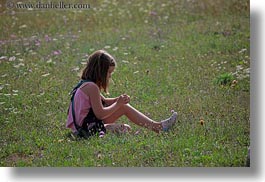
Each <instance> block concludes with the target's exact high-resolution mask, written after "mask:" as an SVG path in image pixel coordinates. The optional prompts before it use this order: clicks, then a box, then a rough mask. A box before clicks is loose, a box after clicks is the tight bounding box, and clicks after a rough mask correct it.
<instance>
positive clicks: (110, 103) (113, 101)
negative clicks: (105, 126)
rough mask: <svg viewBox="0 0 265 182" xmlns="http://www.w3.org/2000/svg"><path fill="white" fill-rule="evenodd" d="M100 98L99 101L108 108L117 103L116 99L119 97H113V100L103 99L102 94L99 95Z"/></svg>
mask: <svg viewBox="0 0 265 182" xmlns="http://www.w3.org/2000/svg"><path fill="white" fill-rule="evenodd" d="M100 96H101V99H102V100H103V101H104V102H105V104H106V105H107V106H110V105H112V104H114V103H115V102H117V100H118V98H119V97H115V98H106V97H104V96H103V95H102V94H101V95H100Z"/></svg>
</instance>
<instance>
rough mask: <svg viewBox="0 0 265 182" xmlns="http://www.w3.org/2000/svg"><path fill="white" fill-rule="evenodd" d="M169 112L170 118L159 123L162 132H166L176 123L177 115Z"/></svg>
mask: <svg viewBox="0 0 265 182" xmlns="http://www.w3.org/2000/svg"><path fill="white" fill-rule="evenodd" d="M171 112H172V115H171V116H170V118H168V119H165V120H163V121H161V123H162V128H163V131H168V130H169V129H170V128H171V127H172V126H173V125H174V124H175V123H176V121H177V116H178V113H177V112H175V111H171Z"/></svg>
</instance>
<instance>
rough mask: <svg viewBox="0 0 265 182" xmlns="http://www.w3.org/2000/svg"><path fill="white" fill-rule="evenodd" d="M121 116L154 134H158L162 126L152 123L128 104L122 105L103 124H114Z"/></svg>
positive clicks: (158, 123)
mask: <svg viewBox="0 0 265 182" xmlns="http://www.w3.org/2000/svg"><path fill="white" fill-rule="evenodd" d="M123 115H125V116H126V117H127V118H128V119H129V120H130V121H131V122H133V123H135V124H137V125H139V126H143V127H145V128H148V129H151V130H153V131H154V132H157V133H159V131H161V130H162V124H161V123H160V122H155V121H153V120H152V119H150V118H148V117H147V116H145V115H144V114H143V113H141V112H140V111H138V110H136V109H135V108H133V107H132V106H131V105H129V104H126V105H123V106H122V107H121V108H120V109H119V110H118V111H116V112H114V113H113V114H112V115H111V116H109V117H108V118H106V119H104V123H105V124H110V123H114V122H115V121H117V119H119V118H120V117H121V116H123Z"/></svg>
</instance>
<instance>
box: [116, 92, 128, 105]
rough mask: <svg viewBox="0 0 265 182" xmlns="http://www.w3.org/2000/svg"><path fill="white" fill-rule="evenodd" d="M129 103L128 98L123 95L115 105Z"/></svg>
mask: <svg viewBox="0 0 265 182" xmlns="http://www.w3.org/2000/svg"><path fill="white" fill-rule="evenodd" d="M129 102H130V96H128V95H126V94H123V95H121V96H119V97H118V100H117V104H128V103H129Z"/></svg>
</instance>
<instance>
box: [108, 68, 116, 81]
mask: <svg viewBox="0 0 265 182" xmlns="http://www.w3.org/2000/svg"><path fill="white" fill-rule="evenodd" d="M114 70H115V66H110V67H109V70H108V74H107V79H108V80H110V79H111V76H112V74H113V72H114Z"/></svg>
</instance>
